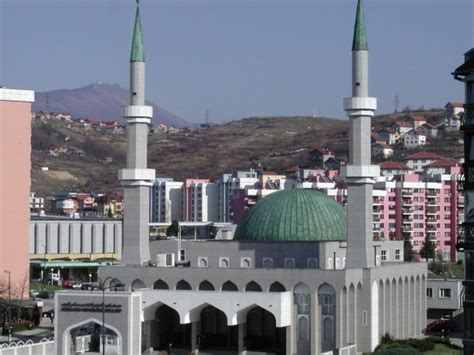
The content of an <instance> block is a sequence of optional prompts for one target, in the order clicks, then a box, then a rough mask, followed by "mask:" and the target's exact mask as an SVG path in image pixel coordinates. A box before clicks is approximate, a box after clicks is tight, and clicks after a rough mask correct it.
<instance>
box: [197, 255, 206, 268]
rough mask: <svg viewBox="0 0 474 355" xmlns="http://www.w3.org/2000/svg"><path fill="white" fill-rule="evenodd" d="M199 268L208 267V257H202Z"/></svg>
mask: <svg viewBox="0 0 474 355" xmlns="http://www.w3.org/2000/svg"><path fill="white" fill-rule="evenodd" d="M198 267H207V257H200V258H199V260H198Z"/></svg>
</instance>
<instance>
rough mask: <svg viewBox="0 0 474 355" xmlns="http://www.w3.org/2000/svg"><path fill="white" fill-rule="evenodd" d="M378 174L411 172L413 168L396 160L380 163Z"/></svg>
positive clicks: (391, 174) (389, 174)
mask: <svg viewBox="0 0 474 355" xmlns="http://www.w3.org/2000/svg"><path fill="white" fill-rule="evenodd" d="M380 174H381V175H383V176H393V175H405V174H413V169H411V168H409V167H408V166H406V165H405V164H403V163H401V162H398V161H384V162H383V163H380Z"/></svg>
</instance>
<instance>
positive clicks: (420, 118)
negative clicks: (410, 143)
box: [408, 116, 426, 122]
mask: <svg viewBox="0 0 474 355" xmlns="http://www.w3.org/2000/svg"><path fill="white" fill-rule="evenodd" d="M408 119H409V120H412V121H417V122H426V118H424V117H423V116H409V117H408Z"/></svg>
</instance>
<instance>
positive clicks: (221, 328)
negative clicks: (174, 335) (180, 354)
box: [198, 306, 238, 352]
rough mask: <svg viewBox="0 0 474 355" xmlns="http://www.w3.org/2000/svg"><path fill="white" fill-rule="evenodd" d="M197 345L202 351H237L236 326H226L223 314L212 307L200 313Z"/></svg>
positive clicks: (225, 318)
mask: <svg viewBox="0 0 474 355" xmlns="http://www.w3.org/2000/svg"><path fill="white" fill-rule="evenodd" d="M198 343H199V345H200V349H201V350H202V351H204V352H205V351H206V350H226V351H233V350H235V351H237V348H238V326H228V325H227V317H226V315H225V314H224V312H222V311H220V310H219V309H217V308H215V307H213V306H207V307H205V308H203V309H202V311H201V334H200V335H199V337H198Z"/></svg>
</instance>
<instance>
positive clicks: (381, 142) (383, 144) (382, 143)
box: [374, 141, 392, 149]
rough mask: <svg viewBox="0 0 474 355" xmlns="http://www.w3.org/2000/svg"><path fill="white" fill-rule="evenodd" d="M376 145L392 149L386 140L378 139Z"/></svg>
mask: <svg viewBox="0 0 474 355" xmlns="http://www.w3.org/2000/svg"><path fill="white" fill-rule="evenodd" d="M374 145H379V146H381V147H382V148H384V149H392V147H390V146H389V145H388V144H387V143H385V142H384V141H377V142H375V143H374Z"/></svg>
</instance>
